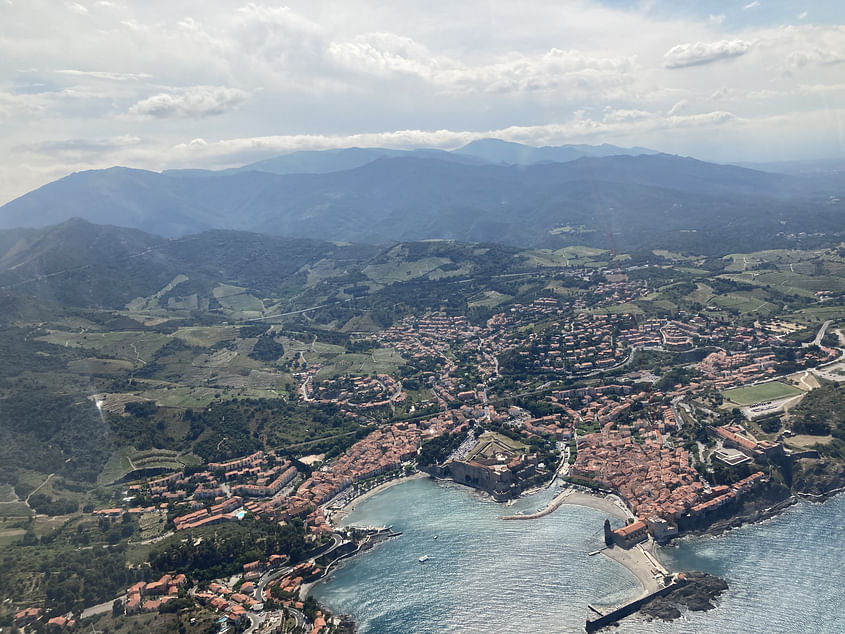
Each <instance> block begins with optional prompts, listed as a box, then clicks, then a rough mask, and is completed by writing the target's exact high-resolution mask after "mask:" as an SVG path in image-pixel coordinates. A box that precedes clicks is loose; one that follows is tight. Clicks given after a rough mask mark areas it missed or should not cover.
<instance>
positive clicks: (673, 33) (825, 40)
mask: <svg viewBox="0 0 845 634" xmlns="http://www.w3.org/2000/svg"><path fill="white" fill-rule="evenodd" d="M750 1H751V0H743V2H740V3H738V4H734V5H733V9H732V10H733V11H734V13H733V14H732V13H730V12H729V9H728V6H729V5H730V3H726V2H720V3H718V4H716V3H711V4H712V6H713V7H714V8H712V9H711V10H710V11H707V10H706V8H707V7H705V10H704V11H699V12H697V13H696V16H697V17H689V14H687V13H684V12H680V11H677V12H673V13H674V16H673V17H669V16H668V13H669V12H666V11H654V10H652V5H654V3H653V2H652V1H651V0H649V1H648V2H640V1H638V2H626V3H620V2H613V3H610V2H604V1H603V0H570V1H569V2H566V3H561V2H554V1H552V0H530V2H529V5H530V7H529V8H530V10H527V8H526V5H525V4H524V3H523V4H520V3H503V2H490V1H489V0H462V1H461V2H454V0H427V1H426V2H402V3H390V2H382V3H374V2H367V3H364V2H361V0H346V1H345V2H343V3H327V2H314V1H313V0H285V2H284V3H282V2H281V1H280V0H277V1H274V2H269V1H267V0H238V2H199V0H176V1H173V0H170V1H168V2H165V1H164V0H148V1H146V2H118V1H117V0H111V1H108V2H107V1H105V0H101V1H98V0H61V1H60V2H56V0H26V2H15V3H13V4H12V3H9V2H8V1H5V2H4V0H0V6H2V7H4V8H3V10H2V13H3V18H4V19H5V18H6V17H7V15H8V16H9V17H10V20H11V21H10V23H13V24H14V25H15V28H14V29H7V30H6V32H4V34H3V37H2V40H0V122H2V123H0V125H2V127H3V134H2V135H0V201H2V200H4V199H8V196H9V195H10V192H15V193H22V192H21V189H22V188H23V187H24V186H36V185H40V184H43V182H44V179H45V178H48V177H54V176H55V175H62V174H63V173H67V171H71V170H76V169H91V168H96V167H107V166H109V165H111V164H115V163H119V164H123V165H137V166H139V167H144V168H149V169H163V168H165V167H173V166H181V167H191V166H207V167H208V166H217V165H220V166H223V165H225V164H236V163H238V162H239V161H241V159H244V160H243V162H248V161H249V160H254V159H255V158H256V155H261V154H262V153H264V154H265V155H269V154H271V153H273V152H278V151H284V150H287V149H298V148H300V147H311V148H318V147H341V146H343V145H345V144H350V145H367V144H371V145H386V144H392V146H394V147H398V146H402V147H413V146H415V145H437V146H439V147H446V146H448V145H449V144H455V145H457V144H460V143H462V142H467V141H469V140H472V139H474V138H481V137H482V136H489V135H490V133H491V132H492V133H499V132H500V133H501V134H498V135H499V136H506V138H510V139H512V140H515V141H524V142H528V143H566V142H570V141H574V140H580V141H583V142H598V143H601V142H609V143H617V144H620V145H622V144H626V141H629V144H631V145H646V146H650V147H654V148H656V149H674V150H677V151H680V152H682V153H686V154H692V155H696V154H698V153H699V151H700V150H702V149H706V148H711V149H712V148H714V147H715V146H716V145H715V140H714V139H716V137H719V140H720V141H721V142H722V144H723V146H722V149H719V150H718V152H721V154H722V155H725V157H726V158H730V157H729V156H728V155H729V154H730V153H733V152H744V153H745V155H746V156H747V155H751V154H753V153H754V152H758V154H763V155H764V156H767V155H768V152H769V150H771V149H772V147H773V143H768V142H767V141H766V139H767V137H766V134H769V135H771V136H777V137H778V138H779V139H788V141H786V140H784V141H783V142H782V145H781V146H779V147H781V149H780V150H779V151H782V152H784V153H786V152H790V151H795V152H796V153H802V152H803V153H804V154H809V153H811V149H812V148H817V149H818V148H824V150H825V152H824V153H825V154H836V153H837V152H838V153H840V154H841V152H842V149H841V148H842V147H845V144H843V142H842V138H841V137H840V136H838V134H837V130H839V129H842V124H841V122H842V121H845V119H843V118H842V115H841V114H840V115H837V116H839V119H834V118H832V117H833V115H831V114H828V113H833V112H839V110H838V109H837V108H838V107H839V106H840V104H842V103H843V102H842V99H843V98H845V95H843V93H842V91H840V90H839V89H838V88H837V86H838V85H840V84H841V83H842V69H843V68H845V66H843V64H842V63H840V62H842V61H843V60H842V57H843V56H845V26H843V25H841V24H839V25H837V24H807V23H806V21H805V22H801V21H800V20H798V19H793V22H794V24H792V25H778V26H769V24H770V23H771V19H770V18H771V14H770V13H767V12H768V11H769V9H770V5H771V4H772V3H766V2H762V1H761V4H760V6H759V8H758V9H756V10H753V11H751V10H749V11H747V12H745V13H744V14H743V15H742V19H741V20H736V21H735V20H733V19H732V18H733V17H735V12H736V11H737V10H740V9H741V8H742V6H743V5H744V4H747V3H749V2H750ZM73 3H76V4H79V5H80V6H81V7H84V8H87V9H88V13H87V14H85V15H76V14H74V13H73V12H72V10H71V9H69V8H68V6H69V5H71V4H73ZM282 4H284V5H285V6H281V5H282ZM781 4H782V3H781ZM805 4H806V3H805ZM622 5H624V6H622ZM708 6H710V5H708ZM57 7H58V11H56V8H57ZM803 10H804V7H800V6H799V5H796V9H794V10H792V14H793V15H794V14H796V13H798V12H799V11H803ZM807 11H809V9H807ZM723 12H724V14H726V15H727V16H728V18H723V17H722V13H723ZM710 13H712V14H713V15H712V16H709V14H710ZM787 13H788V12H787ZM783 15H784V19H787V18H788V17H789V16H788V15H787V14H783ZM814 18H815V16H814ZM820 19H821V18H820ZM764 20H765V24H764ZM4 23H5V22H4ZM71 27H72V28H71ZM491 34H492V35H491ZM728 59H735V60H736V62H738V63H733V64H732V65H731V67H730V72H719V71H721V70H723V69H722V68H721V67H720V66H719V65H717V62H719V61H723V60H728ZM702 64H710V67H709V68H708V69H704V68H701V67H700V65H702ZM21 69H26V70H21ZM55 69H58V71H56V70H55ZM192 86H193V87H194V88H190V87H192ZM247 99H248V103H249V107H248V108H247V107H245V106H244V102H245V101H246V100H247ZM683 102H686V104H684V103H683ZM822 105H823V106H824V109H825V110H824V112H821V107H822ZM239 106H240V107H239ZM813 108H818V109H819V111H818V112H819V113H820V114H818V115H815V117H816V118H815V119H814V120H813V126H812V127H811V128H807V127H806V126H807V125H808V123H807V122H808V118H807V116H805V115H804V113H806V112H809V111H811V110H812V109H813ZM708 110H714V111H716V113H715V114H714V113H710V112H708ZM222 112H225V113H227V114H226V115H225V116H218V117H214V116H212V115H215V114H220V113H222ZM719 113H728V114H719ZM775 116H779V117H780V118H779V119H777V122H778V127H777V128H771V127H769V128H768V129H765V128H764V127H763V126H762V124H760V122H761V121H767V122H770V121H773V120H774V119H773V118H772V117H775ZM514 123H518V124H520V125H519V126H517V127H512V124H514ZM825 125H827V126H828V128H827V130H825V127H824V126H825ZM752 128H753V129H755V130H758V132H759V133H758V134H757V136H752V135H749V132H748V131H749V130H751V129H752ZM383 130H394V132H384V133H381V132H379V131H383ZM467 130H470V131H469V132H468V131H467ZM808 130H809V131H808ZM356 131H361V132H370V133H372V134H352V133H354V132H356ZM123 135H129V136H134V137H141V138H143V139H144V140H143V141H142V142H139V143H136V144H125V145H115V146H114V147H113V148H111V149H106V148H105V147H104V146H103V150H102V152H101V153H100V154H98V152H97V151H95V150H91V151H85V152H83V146H84V145H85V143H84V142H82V141H79V142H76V143H75V144H74V143H71V142H67V141H65V143H66V146H65V149H61V148H62V147H63V146H61V145H56V146H54V147H55V148H56V150H57V152H56V153H55V154H54V155H52V157H51V155H50V154H49V153H43V154H42V153H36V152H35V151H34V149H35V148H37V147H39V146H38V145H37V144H38V143H44V144H49V143H53V142H55V143H59V142H56V141H54V140H55V139H59V140H62V139H71V140H74V139H79V140H85V139H94V140H95V142H91V144H90V146H88V147H91V148H96V147H98V146H97V143H98V142H100V141H102V140H104V139H105V140H109V139H113V138H118V137H121V136H123ZM268 135H279V136H268ZM191 139H195V141H193V142H191V141H190V140H191ZM202 139H206V141H202ZM220 139H223V141H221V140H220ZM97 140H99V141H97ZM833 140H836V141H837V142H838V143H839V146H837V147H834V146H833V145H832V143H833ZM29 146H32V147H31V149H32V151H26V152H24V151H15V148H23V147H29ZM174 146H178V147H180V148H183V149H179V150H174V149H173V148H174ZM41 147H42V148H47V147H49V145H43V146H41ZM760 148H766V150H765V151H761V150H760ZM808 148H810V149H808ZM60 149H61V151H59V150H60ZM820 155H821V154H820ZM259 157H260V156H259ZM787 158H788V157H787ZM7 174H12V176H11V177H10V176H7ZM26 174H29V176H26Z"/></svg>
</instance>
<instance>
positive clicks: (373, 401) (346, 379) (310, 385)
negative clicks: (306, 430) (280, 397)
mask: <svg viewBox="0 0 845 634" xmlns="http://www.w3.org/2000/svg"><path fill="white" fill-rule="evenodd" d="M309 376H310V375H309ZM300 394H301V395H302V398H303V400H306V401H314V402H316V403H324V404H325V403H334V404H337V405H339V406H341V407H342V408H352V409H360V410H367V409H372V408H375V407H384V406H386V405H390V404H391V403H397V404H398V403H402V402H404V401H405V399H406V398H407V395H406V394H405V393H404V392H402V386H401V384H400V383H399V381H397V380H396V379H394V378H393V377H391V376H390V375H388V374H377V375H376V376H374V377H372V376H351V377H350V376H343V377H337V378H330V379H322V380H320V381H317V380H316V379H314V378H313V377H311V378H310V379H309V378H308V377H306V379H305V380H304V381H303V382H302V384H301V387H300Z"/></svg>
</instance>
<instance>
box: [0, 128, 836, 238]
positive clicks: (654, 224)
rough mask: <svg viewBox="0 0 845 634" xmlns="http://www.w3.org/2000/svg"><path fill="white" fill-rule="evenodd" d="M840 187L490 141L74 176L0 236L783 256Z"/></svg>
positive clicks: (831, 230)
mask: <svg viewBox="0 0 845 634" xmlns="http://www.w3.org/2000/svg"><path fill="white" fill-rule="evenodd" d="M838 176H839V175H836V177H834V178H829V179H825V178H824V177H820V176H818V175H814V177H813V178H809V177H804V176H802V175H784V174H774V173H767V172H761V171H756V170H751V169H747V168H742V167H738V166H731V165H717V164H713V163H706V162H703V161H698V160H695V159H691V158H683V157H679V156H673V155H667V154H658V153H654V152H652V151H650V150H646V149H644V148H632V149H625V148H617V147H614V146H580V145H578V146H576V145H567V146H560V147H545V148H532V147H529V146H523V145H519V144H515V143H506V142H503V141H497V140H484V141H477V142H474V143H471V144H469V145H467V146H465V147H464V148H461V149H459V150H456V151H454V152H444V151H440V150H415V151H408V152H403V151H396V150H382V149H359V148H350V149H344V150H329V151H324V152H295V153H292V154H288V155H284V156H280V157H277V158H274V159H269V160H266V161H260V162H258V163H254V164H251V165H248V166H244V167H242V168H238V169H234V170H224V171H220V172H212V171H206V170H170V171H166V172H163V173H157V172H150V171H144V170H136V169H129V168H122V167H115V168H111V169H106V170H93V171H87V172H80V173H75V174H71V175H70V176H67V177H65V178H62V179H60V180H58V181H55V182H53V183H50V184H48V185H45V186H43V187H41V188H39V189H37V190H35V191H33V192H31V193H29V194H26V195H25V196H22V197H20V198H18V199H16V200H14V201H11V202H10V203H8V204H6V205H4V206H3V207H2V208H0V228H13V227H40V226H46V225H51V224H58V223H61V222H63V221H64V220H66V219H68V218H70V217H79V218H84V219H86V220H88V221H90V222H94V223H100V224H113V225H120V226H125V227H133V228H139V229H142V230H144V231H146V232H149V233H153V234H157V235H162V236H169V237H172V236H181V235H186V234H190V233H196V232H200V231H205V230H208V229H234V230H241V231H253V232H259V233H265V234H272V235H279V236H289V237H303V238H318V239H325V240H337V241H350V242H366V243H387V242H392V241H409V240H411V241H412V240H422V239H431V238H440V239H454V240H461V241H486V242H498V243H507V244H513V245H520V246H549V247H553V246H562V245H565V244H588V245H594V246H601V247H606V248H611V249H620V250H630V249H635V248H640V247H651V248H655V247H658V246H659V247H666V248H676V249H688V250H693V251H699V252H706V251H712V250H713V249H714V248H716V249H723V250H725V251H730V250H739V249H738V248H739V247H740V246H741V245H744V243H745V242H747V238H748V237H749V236H750V237H751V238H752V239H753V240H756V241H757V242H759V241H760V240H761V239H763V238H765V240H766V245H767V246H777V245H778V244H782V243H784V241H787V242H788V240H789V236H790V235H797V234H799V233H805V234H807V233H810V234H811V233H818V234H828V235H830V236H833V235H834V234H835V233H836V232H840V231H842V230H843V227H845V222H843V219H845V218H843V215H845V207H843V204H842V203H841V202H840V201H839V199H838V196H839V194H842V193H845V192H843V190H845V185H843V183H842V180H841V178H838ZM745 246H747V245H745Z"/></svg>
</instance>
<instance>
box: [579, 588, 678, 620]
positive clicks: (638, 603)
mask: <svg viewBox="0 0 845 634" xmlns="http://www.w3.org/2000/svg"><path fill="white" fill-rule="evenodd" d="M687 583H688V582H687V581H686V580H685V579H676V580H675V581H673V582H672V583H670V584H669V585H668V586H666V587H665V588H660V590H656V591H654V592H652V593H651V594H647V595H646V596H644V597H641V598H639V599H636V600H634V601H631V602H630V603H626V604H625V605H623V606H622V607H620V608H616V609H615V610H613V612H609V613H608V614H605V615H604V616H600V617H598V618H596V619H593V620H590V619H587V623H586V625H585V626H584V628H585V629H586V630H587V632H595V631H596V630H600V629H601V628H603V627H607V626H608V625H613V624H614V623H616V622H617V621H619V620H620V619H624V618H625V617H626V616H630V615H631V614H633V613H634V612H636V611H637V610H639V609H640V608H641V607H642V606H644V605H645V604H646V603H648V602H649V601H651V600H652V599H655V598H657V597H662V596H665V595H667V594H669V593H670V592H674V591H675V590H677V589H678V588H682V587H683V586H685V585H687Z"/></svg>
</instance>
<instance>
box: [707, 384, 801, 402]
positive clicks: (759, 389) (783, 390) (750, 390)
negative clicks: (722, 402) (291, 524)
mask: <svg viewBox="0 0 845 634" xmlns="http://www.w3.org/2000/svg"><path fill="white" fill-rule="evenodd" d="M803 393H804V391H803V390H800V389H798V388H797V387H794V386H792V385H787V384H786V383H781V382H780V381H769V382H768V383H761V384H759V385H749V386H747V387H737V388H734V389H732V390H725V391H724V392H722V395H723V396H724V397H725V398H726V399H727V400H729V401H731V402H732V403H736V404H737V405H740V406H743V407H744V406H746V405H753V404H754V403H759V402H761V401H775V400H778V399H782V398H789V397H790V396H799V395H801V394H803Z"/></svg>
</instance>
